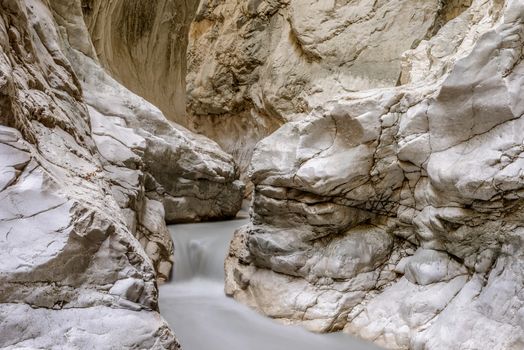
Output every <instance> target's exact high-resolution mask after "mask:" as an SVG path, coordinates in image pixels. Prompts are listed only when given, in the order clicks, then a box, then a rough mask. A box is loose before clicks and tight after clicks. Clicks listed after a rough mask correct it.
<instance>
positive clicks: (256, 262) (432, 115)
mask: <svg viewBox="0 0 524 350" xmlns="http://www.w3.org/2000/svg"><path fill="white" fill-rule="evenodd" d="M275 3H276V2H269V1H268V2H265V1H262V2H249V4H259V6H258V7H255V8H257V9H262V8H265V7H262V6H263V5H267V4H275ZM327 3H328V2H323V1H296V2H295V1H293V0H291V1H290V2H289V3H288V4H286V7H285V9H286V11H289V14H290V15H289V16H288V17H287V18H286V16H281V17H283V18H279V20H280V21H282V23H284V24H283V25H284V26H285V27H286V28H288V29H287V31H286V30H283V31H278V34H277V32H276V31H275V33H274V35H275V36H279V35H280V33H285V35H289V32H291V33H294V38H296V42H297V45H298V44H300V49H301V50H302V51H301V52H302V53H303V59H304V62H307V60H309V61H310V62H312V63H310V64H316V66H317V67H318V69H322V67H324V64H325V67H329V66H334V67H341V68H340V69H341V70H342V69H344V70H345V73H344V74H346V78H347V79H346V80H345V81H346V85H345V84H344V80H340V79H338V77H339V75H337V73H335V72H333V73H328V72H327V71H322V70H321V72H323V73H319V76H321V77H323V78H324V79H325V80H334V81H337V80H340V81H339V82H337V84H335V85H336V86H338V87H343V86H346V88H347V90H348V91H347V92H345V93H344V92H341V91H337V92H335V91H333V90H332V91H333V92H329V91H327V90H326V89H325V88H323V90H324V91H323V92H319V94H326V93H327V95H329V94H330V93H332V96H327V97H319V96H318V94H315V93H314V92H313V93H311V92H308V91H307V90H304V91H305V92H306V94H307V95H308V97H307V98H306V100H308V101H310V105H315V102H314V101H317V102H318V104H317V105H315V108H314V109H313V110H312V111H310V112H309V113H308V114H307V115H306V116H303V117H300V116H295V120H292V121H291V122H288V123H286V124H285V125H283V126H282V127H281V128H280V129H278V130H277V131H276V132H275V133H273V134H272V135H271V136H269V137H267V138H265V139H264V140H262V141H261V142H259V143H258V144H257V146H256V148H255V150H254V153H253V160H252V163H251V170H250V178H251V181H252V182H253V184H254V186H255V191H254V198H253V203H252V213H251V223H250V224H249V225H248V226H245V227H243V228H241V229H240V230H238V231H237V232H236V233H235V238H234V239H233V241H232V243H231V248H230V254H229V257H228V258H227V260H226V292H227V293H228V294H229V295H232V296H234V297H235V298H236V299H238V300H240V301H242V302H245V303H247V304H249V305H251V306H252V307H254V308H256V309H258V310H259V311H261V312H262V313H265V314H267V315H269V316H271V317H274V318H276V319H279V320H281V321H282V322H285V323H293V324H301V325H304V326H306V327H307V328H309V329H311V330H314V331H320V332H327V331H337V330H344V331H346V332H350V333H353V334H356V335H359V336H361V337H363V338H365V339H369V340H372V341H374V342H376V343H378V344H380V345H383V346H386V347H388V348H391V349H501V350H502V349H520V348H522V347H523V346H524V337H523V334H524V318H523V315H524V302H523V300H524V294H523V289H522V285H523V283H524V273H523V272H522V271H523V261H524V248H523V247H524V245H523V240H524V231H523V227H524V226H523V221H522V214H521V213H522V210H521V208H522V205H523V203H524V202H523V200H522V191H523V189H524V187H523V186H524V182H523V181H522V169H523V168H524V164H522V157H521V153H522V150H523V148H522V144H523V142H524V138H523V134H522V132H521V131H522V128H523V126H522V125H521V124H522V123H523V119H522V115H523V114H524V108H523V104H522V101H521V98H520V96H521V94H522V91H523V87H524V85H523V76H524V70H523V69H524V64H523V63H522V57H523V55H522V48H523V47H524V42H523V40H524V6H523V4H522V2H521V1H513V0H508V1H485V0H480V1H477V0H474V1H472V2H459V1H449V2H447V1H446V2H442V3H441V5H440V6H438V2H432V1H417V2H409V1H406V2H404V1H389V2H372V1H370V2H367V1H357V2H342V1H341V2H338V1H337V2H329V8H323V9H322V10H321V9H320V7H321V6H327ZM368 3H369V6H371V4H375V6H378V8H377V9H376V10H374V11H371V10H369V11H368V10H367V9H368V7H366V6H367V4H368ZM295 5H296V7H294V6H295ZM299 5H301V6H299ZM307 5H311V6H313V7H311V6H307ZM408 5H409V6H408ZM390 6H392V7H393V8H394V10H391V11H387V14H384V13H382V15H381V18H382V19H383V20H382V21H378V22H377V25H375V26H374V25H372V24H373V23H374V22H373V18H374V17H375V16H376V15H377V14H379V13H381V12H380V11H385V10H386V9H387V8H389V7H390ZM246 8H247V9H250V7H249V6H248V5H246ZM317 8H319V9H317ZM349 8H353V9H354V10H355V9H361V10H362V13H364V14H363V15H362V14H361V13H360V12H358V11H351V12H350V13H348V14H346V18H347V20H348V21H349V22H348V23H355V24H351V25H349V26H347V27H344V28H346V29H340V30H339V31H330V30H331V29H332V28H334V27H333V25H332V19H331V18H332V17H334V18H338V17H337V16H338V15H339V14H340V13H341V12H339V11H344V9H346V10H348V9H349ZM312 9H314V11H313V10H312ZM277 11H283V10H281V7H279V9H278V10H277ZM315 11H318V12H319V13H322V11H325V12H326V13H329V14H330V15H329V17H327V19H326V20H322V17H319V15H318V14H317V12H315ZM410 11H414V12H416V15H415V14H413V13H411V12H410ZM424 11H426V12H424ZM279 13H280V12H279ZM301 13H304V16H306V14H307V16H306V18H307V19H308V20H307V21H306V20H305V19H303V20H298V19H296V18H295V17H293V16H298V15H299V14H301ZM422 13H425V14H426V15H424V16H423V15H422ZM419 15H420V17H418V16H419ZM355 16H357V17H358V16H364V17H362V19H360V20H359V19H358V18H355V19H354V17H355ZM389 16H391V17H389ZM224 18H227V21H229V22H231V23H234V22H235V21H236V22H237V23H243V22H242V21H241V18H243V17H239V16H236V17H234V16H233V18H231V16H224ZM422 18H424V19H425V20H422ZM428 18H430V19H428ZM197 20H198V18H197ZM276 21H277V20H276V19H275V20H274V21H273V22H272V21H271V20H269V22H268V23H275V22H276ZM344 23H345V22H344ZM378 23H380V24H381V25H382V26H381V27H380V30H378V29H377V26H378ZM410 25H414V26H415V27H416V28H417V30H416V31H415V32H416V33H417V35H421V36H419V37H418V38H415V37H412V35H414V34H413V33H414V31H413V30H410V29H409V28H410V27H409V26H410ZM260 28H264V27H263V26H262V25H260V26H259V27H258V30H257V35H262V34H260V33H264V30H261V29H260ZM356 28H360V29H359V30H358V33H360V34H362V37H358V36H346V35H356V34H355V33H353V30H356ZM401 28H403V29H401ZM325 33H333V35H327V34H325ZM349 33H353V34H349ZM370 33H373V34H370ZM401 33H405V34H406V38H404V37H402V35H401ZM324 34H325V35H324ZM370 35H372V38H373V39H374V40H372V41H371V40H369V36H370ZM376 36H378V37H376ZM350 37H351V38H359V39H358V40H349V38H350ZM220 38H221V37H220V35H218V39H217V40H221V39H220ZM319 38H321V39H319ZM337 38H339V39H337ZM378 38H382V40H379V39H378ZM408 38H409V40H408ZM404 39H406V41H405V42H404V41H403V40H404ZM333 40H334V41H333ZM337 40H340V41H337ZM266 42H271V43H275V42H278V40H275V41H272V40H269V41H266ZM372 42H376V43H377V44H376V45H373V44H371V43H372ZM381 43H383V44H384V45H385V46H384V47H382V48H380V47H381V46H380V45H381ZM348 45H355V47H354V48H351V47H349V46H348ZM236 47H242V45H241V44H237V45H236ZM385 47H388V48H390V49H391V51H387V50H386V51H385V50H384V48H385ZM410 47H411V49H410ZM359 48H360V49H359ZM392 48H395V50H393V49H392ZM339 50H342V51H343V52H344V53H343V54H341V53H338V52H339ZM263 52H266V53H268V54H269V55H274V54H275V51H272V50H263ZM282 52H284V51H282ZM344 55H345V56H344ZM343 56H344V58H342V57H343ZM369 57H371V59H369ZM399 57H400V59H397V58H399ZM352 58H354V59H352ZM383 58H384V59H385V60H386V61H387V62H382V63H384V64H378V63H377V62H375V61H376V60H382V59H383ZM337 59H340V60H341V63H345V62H351V64H349V65H347V66H346V65H344V64H343V65H342V66H338V65H337V64H336V60H337ZM366 60H367V62H366ZM269 61H271V60H269ZM261 62H262V65H267V64H268V59H267V58H265V59H263V60H261ZM324 62H325V63H324ZM328 62H329V64H328ZM371 62H375V65H371V66H372V67H371V66H370V64H371ZM389 63H391V64H389ZM288 64H289V65H288ZM297 65H298V64H297V62H296V61H294V60H293V55H291V57H287V58H286V62H284V61H280V66H279V68H280V71H281V72H285V71H286V70H287V72H286V73H282V75H281V77H280V79H282V80H284V81H286V82H292V81H293V78H294V77H296V76H297V75H293V74H290V73H289V72H290V71H294V70H295V69H303V66H300V67H299V68H297V67H296V66H297ZM366 67H367V68H366ZM369 67H371V68H369ZM335 69H339V68H335ZM303 70H304V69H303ZM378 70H380V72H379V71H378ZM211 71H213V70H211ZM217 71H218V70H216V71H215V72H217ZM262 71H264V72H267V70H262ZM208 72H209V71H208ZM307 73H308V74H309V73H310V71H307ZM308 76H309V77H310V79H311V82H308V84H311V86H312V85H313V83H312V82H316V83H317V84H319V86H324V87H325V86H328V87H334V86H335V85H333V84H330V83H322V82H321V81H320V80H319V79H318V78H317V79H315V76H314V75H308ZM258 78H259V80H258V82H257V84H258V85H261V84H265V83H267V84H268V86H270V85H271V86H272V87H271V88H268V91H272V93H273V94H275V93H276V92H277V91H284V90H285V89H281V90H279V89H278V88H277V87H275V85H274V84H277V83H278V79H262V75H260V76H259V77H258ZM378 78H380V79H378ZM339 83H340V84H339ZM369 88H373V89H369ZM246 90H249V88H247V89H246ZM349 90H360V91H355V92H351V91H349ZM291 91H293V90H291ZM239 94H240V95H242V96H243V98H244V97H245V96H247V95H249V94H247V93H245V92H242V93H240V92H239ZM246 94H247V95H246ZM223 96H224V95H221V94H218V95H216V96H215V95H213V96H210V100H206V103H207V104H208V105H211V104H213V103H218V104H220V102H219V99H220V98H223ZM274 98H275V99H274V100H273V101H278V95H276V96H275V97H274ZM235 101H236V100H235ZM287 101H288V102H289V101H294V100H293V99H289V100H287ZM295 101H296V100H295ZM281 110H282V111H290V110H292V108H288V109H286V108H283V109H281Z"/></svg>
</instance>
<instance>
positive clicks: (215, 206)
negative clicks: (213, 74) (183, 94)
mask: <svg viewBox="0 0 524 350" xmlns="http://www.w3.org/2000/svg"><path fill="white" fill-rule="evenodd" d="M0 42H1V45H0V261H2V263H0V334H1V336H0V347H2V348H20V347H24V348H29V347H31V348H33V347H44V348H51V347H55V348H64V347H67V348H72V347H73V348H104V347H107V346H108V344H111V346H113V347H115V348H119V349H121V348H122V349H124V348H155V349H177V348H178V347H179V345H178V343H177V341H176V339H175V337H174V335H173V333H172V331H171V330H170V329H169V327H168V325H167V324H166V323H165V321H164V320H163V319H162V317H161V316H160V315H159V314H158V306H157V289H156V283H157V281H158V280H160V281H162V280H165V279H167V278H168V277H169V274H170V271H171V267H172V254H173V244H172V242H171V239H170V237H169V235H168V233H167V228H166V220H167V221H168V222H184V221H199V220H205V219H216V218H224V217H230V216H233V215H234V214H235V213H236V211H237V210H238V209H239V208H240V205H241V200H242V198H243V184H242V183H241V182H240V181H238V180H237V179H238V169H237V167H236V165H235V163H234V162H233V159H232V157H231V156H230V155H228V154H226V153H224V152H223V151H222V150H220V148H219V147H218V145H217V144H216V143H214V142H212V141H210V140H208V139H205V138H204V137H201V136H198V135H194V134H192V133H191V132H189V131H188V130H186V129H184V128H182V127H180V126H178V125H175V124H173V123H170V122H168V121H167V120H166V119H165V118H164V116H163V114H162V113H161V112H160V111H159V110H158V109H157V108H156V107H154V106H153V105H151V104H150V103H148V102H146V101H145V100H144V99H142V98H140V97H138V96H136V95H134V94H133V93H131V92H130V91H129V90H127V89H126V88H124V87H123V86H121V85H120V84H119V83H117V82H116V81H115V80H113V79H112V78H111V77H110V76H109V75H108V74H107V73H106V72H105V71H104V70H103V69H102V68H101V67H100V66H99V63H98V59H97V56H96V53H95V50H94V48H93V46H92V45H91V39H90V37H89V34H88V31H87V27H86V25H85V23H84V19H83V13H82V8H81V3H80V1H79V0H78V1H77V0H51V1H41V0H6V1H2V2H1V3H0Z"/></svg>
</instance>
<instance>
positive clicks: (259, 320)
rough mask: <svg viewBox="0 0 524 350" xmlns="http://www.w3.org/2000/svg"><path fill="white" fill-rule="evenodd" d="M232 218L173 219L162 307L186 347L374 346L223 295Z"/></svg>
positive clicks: (341, 349) (319, 349) (333, 349)
mask: <svg viewBox="0 0 524 350" xmlns="http://www.w3.org/2000/svg"><path fill="white" fill-rule="evenodd" d="M247 221H248V220H247V218H245V215H244V218H243V219H237V220H232V221H223V222H213V223H202V224H185V225H173V226H170V227H169V230H170V232H171V236H172V237H173V241H174V242H175V271H174V281H173V282H171V283H169V284H165V285H163V286H161V287H160V310H161V313H162V315H163V316H164V317H165V319H166V320H167V321H168V322H169V324H170V325H171V327H172V328H173V329H174V331H175V334H176V335H177V337H178V340H179V341H180V343H181V344H182V348H183V349H184V350H226V349H227V350H364V349H365V350H377V349H379V348H378V347H376V346H374V345H371V344H368V343H365V342H362V341H359V340H356V339H354V338H352V337H350V336H348V335H345V334H322V335H320V334H314V333H310V332H308V331H306V330H304V329H302V328H300V327H293V326H284V325H281V324H279V323H277V322H275V321H273V320H271V319H269V318H267V317H264V316H262V315H259V314H258V313H256V312H255V311H253V310H251V309H249V308H248V307H246V306H244V305H242V304H239V303H237V302H235V301H234V300H233V299H231V298H227V297H226V296H225V295H224V281H223V279H224V271H223V265H224V259H225V257H226V254H227V251H228V246H229V241H230V240H231V238H232V235H233V232H234V231H235V229H236V228H238V227H240V226H242V225H244V224H246V223H247Z"/></svg>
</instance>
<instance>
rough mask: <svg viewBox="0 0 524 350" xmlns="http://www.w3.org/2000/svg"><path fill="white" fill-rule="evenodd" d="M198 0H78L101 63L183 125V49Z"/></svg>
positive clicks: (131, 88)
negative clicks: (80, 2) (80, 0)
mask: <svg viewBox="0 0 524 350" xmlns="http://www.w3.org/2000/svg"><path fill="white" fill-rule="evenodd" d="M198 2H199V1H198V0H190V1H180V0H160V1H142V0H82V10H83V13H84V18H85V21H86V24H87V26H88V29H89V32H90V34H91V38H92V41H93V45H94V48H95V49H96V52H97V54H98V58H99V59H100V63H101V64H102V65H103V66H104V68H106V70H108V71H109V73H110V74H111V75H112V76H113V77H114V78H116V79H117V80H118V81H120V82H122V84H123V85H124V86H126V87H127V88H128V89H130V90H132V91H133V92H135V93H136V94H138V95H140V96H142V97H144V98H145V99H147V100H148V101H150V102H152V103H153V104H154V105H155V106H157V107H158V108H159V109H160V110H161V111H162V112H163V113H164V114H165V115H166V117H168V118H169V119H170V120H173V121H176V122H178V123H182V125H185V123H186V118H185V115H186V113H185V111H186V107H185V105H186V103H185V90H186V83H185V76H186V62H187V60H186V49H187V33H188V31H189V25H190V23H191V21H192V19H193V16H194V14H195V11H196V7H197V6H198Z"/></svg>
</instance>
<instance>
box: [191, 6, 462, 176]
mask: <svg viewBox="0 0 524 350" xmlns="http://www.w3.org/2000/svg"><path fill="white" fill-rule="evenodd" d="M470 2H471V1H468V0H463V1H459V0H456V1H439V0H424V1H419V0H397V1H369V0H359V1H319V0H274V1H273V0H262V1H260V0H257V1H239V0H223V1H207V0H205V1H201V2H200V6H199V8H198V10H197V13H196V16H195V20H194V22H193V24H192V25H191V30H190V34H189V49H188V56H187V58H188V64H187V65H188V76H187V99H188V101H187V104H188V119H189V120H188V123H189V125H190V127H191V128H193V129H195V130H197V131H198V132H201V133H203V134H205V135H208V136H209V137H211V138H213V139H214V140H216V141H217V142H218V143H219V144H220V145H221V146H222V147H223V148H224V149H225V150H227V151H228V152H230V153H232V154H234V155H235V156H236V158H237V159H239V160H240V164H241V166H242V168H243V169H247V166H248V164H249V161H250V159H251V155H252V150H253V147H254V145H255V144H256V142H257V141H259V140H260V139H261V138H262V137H264V136H267V135H269V134H270V133H272V132H273V131H275V130H276V129H277V128H278V127H279V126H281V125H282V124H283V123H285V122H289V121H293V120H296V119H297V118H300V117H301V115H302V114H304V113H306V114H307V113H309V112H311V111H312V110H314V109H315V108H316V107H318V106H322V105H323V104H324V102H325V101H327V100H331V99H333V97H334V96H337V95H343V94H347V93H350V92H354V91H360V90H365V89H371V88H381V87H392V86H395V85H397V84H399V83H400V81H401V79H402V77H401V72H402V67H401V65H400V62H401V59H402V54H403V53H404V52H405V51H407V50H409V49H410V48H412V47H415V46H417V45H418V44H419V43H420V42H421V41H422V40H424V39H426V38H429V37H431V36H432V35H433V33H434V32H435V31H437V30H438V28H439V27H440V26H441V25H442V23H443V22H444V21H446V20H449V19H452V18H453V17H454V16H457V15H458V14H460V13H461V12H462V11H463V10H464V9H465V8H467V5H469V3H470ZM441 3H446V5H444V6H443V5H442V4H441ZM231 135H234V137H231Z"/></svg>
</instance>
